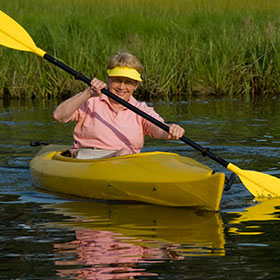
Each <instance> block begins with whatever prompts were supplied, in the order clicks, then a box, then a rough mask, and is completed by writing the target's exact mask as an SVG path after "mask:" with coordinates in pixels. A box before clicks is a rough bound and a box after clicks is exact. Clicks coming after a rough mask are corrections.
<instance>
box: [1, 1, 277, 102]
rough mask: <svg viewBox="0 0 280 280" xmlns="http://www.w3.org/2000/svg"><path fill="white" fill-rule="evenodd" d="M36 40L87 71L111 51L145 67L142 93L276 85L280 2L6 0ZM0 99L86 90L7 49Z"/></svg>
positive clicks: (92, 72) (99, 70)
mask: <svg viewBox="0 0 280 280" xmlns="http://www.w3.org/2000/svg"><path fill="white" fill-rule="evenodd" d="M0 4H1V9H2V10H3V11H4V12H6V13H7V14H9V15H10V16H11V17H12V18H14V19H15V20H16V21H18V22H19V23H20V24H21V25H22V26H23V27H24V28H25V29H26V30H27V31H28V32H29V33H30V35H31V37H32V38H33V39H34V41H35V42H36V44H37V46H38V47H40V48H42V49H43V50H45V51H47V52H48V53H49V54H51V55H52V56H55V57H57V58H58V59H60V60H62V61H64V62H65V63H66V64H68V65H69V66H71V67H72V68H74V69H76V70H77V71H82V72H83V73H84V74H85V75H86V76H88V77H93V76H96V77H98V78H100V79H106V73H105V69H106V64H107V60H108V57H109V56H110V55H111V54H114V53H116V52H119V51H130V52H131V53H133V54H135V55H136V56H137V57H138V58H139V59H140V60H141V61H142V63H143V65H144V67H145V72H144V82H143V84H142V86H141V87H140V89H139V91H138V98H143V99H150V98H154V97H156V98H162V99H171V98H176V97H183V98H184V97H187V96H191V95H194V94H215V95H219V94H228V95H231V96H233V95H236V94H248V95H249V94H261V93H264V94H268V93H272V94H275V93H278V92H279V82H278V76H279V65H280V60H279V49H280V47H279V43H278V42H279V25H280V21H279V12H280V3H279V1H278V0H270V1H262V0H255V1H244V0H211V1H208V0H196V1H191V0H153V1H150V0H95V1H91V0H79V1H76V0H59V1H54V0H44V1H40V2H39V1H37V0H25V1H5V0H0ZM0 63H1V65H2V71H1V74H0V75H1V78H0V97H3V96H9V95H10V96H12V97H18V98H23V97H28V98H29V97H35V96H38V97H39V96H40V97H43V98H47V97H61V96H63V94H68V95H71V94H74V93H75V92H77V91H79V90H81V89H83V88H84V85H82V84H81V83H80V82H78V81H75V80H73V79H72V77H70V76H69V75H68V74H66V73H63V72H62V71H61V70H60V69H58V68H55V67H54V66H53V65H50V64H48V63H47V62H46V61H44V60H42V59H41V58H39V57H36V55H34V54H30V53H25V54H24V53H22V52H19V51H14V50H10V49H7V48H4V47H1V48H0Z"/></svg>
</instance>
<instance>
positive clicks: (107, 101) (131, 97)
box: [99, 93, 137, 109]
mask: <svg viewBox="0 0 280 280" xmlns="http://www.w3.org/2000/svg"><path fill="white" fill-rule="evenodd" d="M99 98H100V100H101V101H104V102H106V103H107V104H108V105H111V103H110V101H109V97H108V96H107V95H106V94H104V93H102V94H101V95H100V96H99ZM128 103H130V104H132V105H134V106H135V105H136V104H137V100H136V99H135V98H134V97H133V96H130V98H129V100H128ZM123 109H128V108H126V107H125V106H124V108H123Z"/></svg>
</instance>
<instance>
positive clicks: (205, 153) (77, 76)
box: [44, 53, 229, 168]
mask: <svg viewBox="0 0 280 280" xmlns="http://www.w3.org/2000/svg"><path fill="white" fill-rule="evenodd" d="M44 58H45V59H46V60H48V61H49V62H51V63H53V64H54V65H56V66H58V67H59V68H61V69H63V70H64V71H66V72H68V73H69V74H71V75H73V76H74V77H75V79H77V80H80V81H83V82H85V83H86V84H87V85H89V86H90V82H91V80H90V79H88V78H87V77H85V76H84V75H83V74H82V73H81V72H76V71H75V70H73V69H72V68H70V67H69V66H67V65H65V64H64V63H62V62H61V61H59V60H57V59H55V58H53V57H52V56H50V55H49V54H47V53H46V54H45V55H44ZM101 92H102V93H104V94H105V95H107V96H108V97H109V98H111V99H113V100H115V101H117V102H118V103H120V104H121V105H123V106H125V107H126V108H128V109H129V110H131V111H133V112H134V113H136V114H138V115H139V116H141V117H143V118H144V119H146V120H148V121H150V122H151V123H153V124H154V125H156V126H158V127H160V128H161V129H163V130H164V131H166V132H169V127H168V126H167V125H166V124H164V123H162V122H160V121H158V120H157V119H155V118H153V117H151V116H150V115H148V114H147V113H145V112H143V111H142V110H140V109H138V108H136V107H135V106H133V105H132V104H130V103H128V102H126V101H125V100H123V99H122V98H120V97H118V96H116V95H115V94H113V93H112V92H110V91H108V90H107V89H102V90H101ZM180 140H181V141H183V142H185V143H186V144H188V145H190V146H191V147H193V148H194V149H196V150H198V151H200V152H201V154H202V155H203V156H208V157H210V158H211V159H213V160H215V161H216V162H218V163H219V164H221V165H222V166H224V167H225V168H226V167H227V166H228V164H229V162H227V161H226V160H224V159H222V158H220V157H219V156H217V155H215V154H214V153H212V152H211V151H210V150H209V148H204V147H202V146H200V145H199V144H197V143H195V142H193V141H192V140H190V139H189V138H187V137H186V136H182V137H181V138H180Z"/></svg>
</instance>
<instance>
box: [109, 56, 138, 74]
mask: <svg viewBox="0 0 280 280" xmlns="http://www.w3.org/2000/svg"><path fill="white" fill-rule="evenodd" d="M115 67H129V68H133V69H135V70H136V71H137V72H139V73H140V74H142V72H143V66H142V64H141V62H140V61H139V60H138V59H137V57H136V56H134V55H132V54H131V53H128V52H124V53H120V54H115V55H112V56H111V57H110V58H109V62H108V66H107V69H113V68H115Z"/></svg>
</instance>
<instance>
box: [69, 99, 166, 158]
mask: <svg viewBox="0 0 280 280" xmlns="http://www.w3.org/2000/svg"><path fill="white" fill-rule="evenodd" d="M129 103H131V104H132V105H134V106H135V107H137V108H139V109H140V110H142V111H144V112H146V113H147V114H149V115H150V116H152V117H154V118H155V119H157V120H159V121H161V122H163V119H162V118H161V117H160V116H159V115H158V114H157V113H156V112H155V111H154V109H153V108H152V107H148V106H147V104H146V103H145V102H138V101H137V100H136V99H135V98H134V97H132V96H131V97H130V100H129ZM69 121H76V122H77V124H76V126H75V128H74V132H73V137H74V147H73V148H74V149H79V148H89V147H91V148H92V147H95V148H98V149H104V150H120V149H121V148H127V149H129V150H130V152H131V153H139V152H140V151H141V149H142V148H143V145H144V136H145V135H150V136H151V137H153V135H152V128H153V127H154V124H152V123H151V122H149V121H147V120H146V119H144V118H142V117H141V116H139V115H137V114H136V113H134V112H132V111H131V110H129V109H127V108H126V107H123V108H122V109H121V110H120V111H119V112H117V113H116V112H115V111H114V109H113V108H112V106H111V104H110V102H109V99H108V97H107V96H106V95H104V94H102V95H101V96H98V97H92V98H90V99H88V100H87V101H86V102H85V103H84V104H82V105H81V106H80V107H79V108H78V109H77V110H76V111H75V112H74V114H73V115H72V116H71V118H70V119H69V120H67V121H66V122H69Z"/></svg>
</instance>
